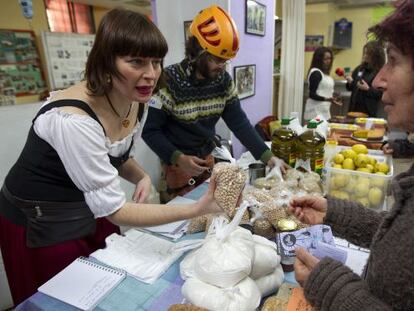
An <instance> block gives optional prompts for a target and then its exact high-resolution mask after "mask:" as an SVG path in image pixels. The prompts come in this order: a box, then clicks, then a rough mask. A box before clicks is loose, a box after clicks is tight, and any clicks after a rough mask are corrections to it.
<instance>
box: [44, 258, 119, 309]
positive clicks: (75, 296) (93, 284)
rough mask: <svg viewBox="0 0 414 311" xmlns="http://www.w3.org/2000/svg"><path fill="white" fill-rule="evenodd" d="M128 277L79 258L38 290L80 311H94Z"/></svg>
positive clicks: (115, 270) (112, 269)
mask: <svg viewBox="0 0 414 311" xmlns="http://www.w3.org/2000/svg"><path fill="white" fill-rule="evenodd" d="M125 276H126V272H125V271H122V270H119V269H114V268H110V267H107V266H103V265H100V264H97V263H95V262H92V261H90V260H88V259H86V258H84V257H79V258H77V259H76V260H75V261H74V262H72V263H71V264H70V265H69V266H67V267H66V268H65V269H63V270H62V271H61V272H59V273H58V274H56V275H55V276H54V277H53V278H51V279H50V280H49V281H47V282H46V283H45V284H43V285H42V286H40V287H39V288H38V291H39V292H41V293H44V294H46V295H49V296H51V297H54V298H56V299H59V300H61V301H63V302H65V303H67V304H70V305H72V306H75V307H77V308H79V309H82V310H91V309H93V308H94V307H95V306H96V305H97V304H98V303H99V302H100V301H101V300H102V299H103V298H104V297H105V296H106V295H107V294H108V293H109V292H110V291H111V290H112V289H113V288H115V286H117V285H118V284H119V283H120V282H121V281H122V280H123V279H124V278H125Z"/></svg>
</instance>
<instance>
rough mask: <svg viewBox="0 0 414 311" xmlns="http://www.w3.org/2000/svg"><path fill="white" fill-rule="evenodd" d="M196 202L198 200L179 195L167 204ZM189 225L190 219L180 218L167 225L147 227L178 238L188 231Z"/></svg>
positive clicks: (152, 230)
mask: <svg viewBox="0 0 414 311" xmlns="http://www.w3.org/2000/svg"><path fill="white" fill-rule="evenodd" d="M194 202H196V201H194V200H191V199H187V198H184V197H181V196H178V197H175V198H174V199H172V200H171V201H170V202H168V203H167V205H175V204H191V203H194ZM187 227H188V220H180V221H175V222H171V223H169V224H165V225H160V226H154V227H147V228H145V229H146V230H148V231H151V232H154V233H157V234H161V235H163V236H166V237H168V238H171V239H174V240H176V239H179V238H181V237H182V236H183V235H184V234H185V233H186V232H187Z"/></svg>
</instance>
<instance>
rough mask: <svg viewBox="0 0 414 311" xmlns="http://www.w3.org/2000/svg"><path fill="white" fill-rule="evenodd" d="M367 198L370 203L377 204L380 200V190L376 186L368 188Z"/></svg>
mask: <svg viewBox="0 0 414 311" xmlns="http://www.w3.org/2000/svg"><path fill="white" fill-rule="evenodd" d="M368 200H369V202H370V203H371V204H372V205H375V206H377V205H379V204H380V203H381V202H382V190H381V189H379V188H377V187H372V188H371V189H369V192H368Z"/></svg>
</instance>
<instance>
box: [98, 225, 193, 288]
mask: <svg viewBox="0 0 414 311" xmlns="http://www.w3.org/2000/svg"><path fill="white" fill-rule="evenodd" d="M105 241H106V248H104V249H99V250H97V251H95V252H94V253H92V254H91V255H90V256H91V257H93V258H96V259H97V260H99V261H101V262H103V263H105V264H107V265H109V266H112V267H116V268H119V269H122V270H124V271H126V272H128V273H129V274H131V275H132V276H134V277H135V278H137V279H138V280H140V281H142V282H145V283H149V284H152V283H153V282H155V281H156V280H157V279H158V278H159V277H160V276H161V274H163V273H164V272H165V271H166V270H167V269H168V268H169V267H170V265H171V264H173V263H174V262H175V261H176V260H177V259H178V258H179V257H180V256H181V255H182V254H183V253H184V251H185V250H186V249H185V248H184V249H180V248H177V243H174V242H171V241H167V240H166V239H163V238H160V237H156V236H154V235H152V234H150V233H146V232H141V231H138V230H136V229H130V230H128V231H127V232H125V236H121V235H118V234H116V233H113V234H111V235H110V236H108V237H107V238H106V239H105ZM196 242H197V241H195V242H194V243H196Z"/></svg>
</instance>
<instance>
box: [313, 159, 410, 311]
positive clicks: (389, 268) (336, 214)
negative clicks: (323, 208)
mask: <svg viewBox="0 0 414 311" xmlns="http://www.w3.org/2000/svg"><path fill="white" fill-rule="evenodd" d="M392 192H393V195H394V198H395V203H394V206H393V208H392V210H391V211H390V212H388V213H386V212H384V213H380V214H379V213H376V212H375V211H372V210H369V209H365V208H363V207H362V206H361V205H358V204H356V203H353V202H349V201H342V200H338V199H333V198H328V213H327V215H326V217H325V221H324V222H325V223H326V224H328V225H330V226H331V227H332V230H333V232H334V234H335V235H336V236H339V237H342V238H345V239H347V240H348V241H350V242H352V243H354V244H357V245H360V246H363V247H369V248H370V250H371V254H370V257H369V259H368V264H367V267H366V271H365V279H362V278H361V277H359V276H358V275H356V274H355V273H353V272H352V271H351V270H350V269H349V268H348V267H346V266H344V265H342V264H341V263H339V262H337V261H335V260H332V259H328V258H325V259H323V260H321V261H320V262H319V264H318V265H317V266H316V267H315V268H314V269H313V271H312V272H311V274H310V277H309V279H308V280H307V282H306V283H305V296H306V298H307V299H308V300H309V301H310V302H311V303H312V304H313V305H314V306H315V307H316V308H318V309H320V310H335V311H342V310H349V311H351V310H358V311H363V310H364V311H365V310H414V197H413V196H414V165H413V166H412V167H411V168H410V169H409V170H408V171H407V172H405V173H402V174H400V175H398V176H397V177H396V178H395V179H394V180H393V182H392Z"/></svg>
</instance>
